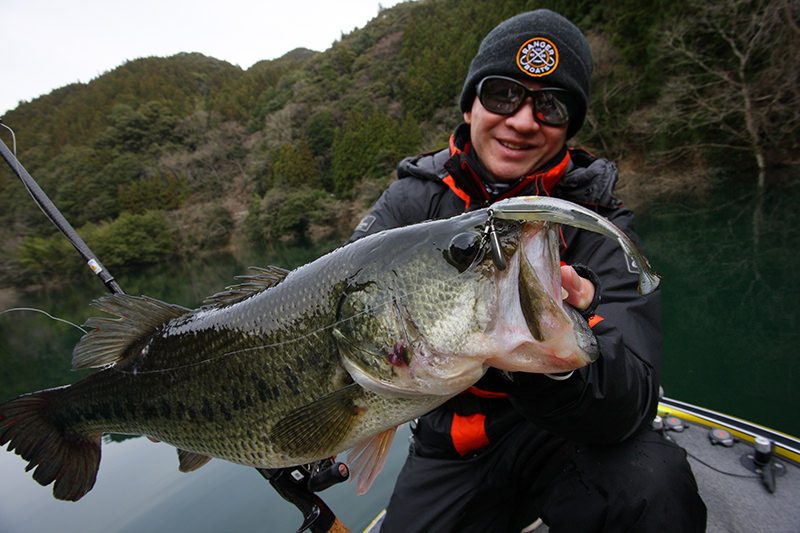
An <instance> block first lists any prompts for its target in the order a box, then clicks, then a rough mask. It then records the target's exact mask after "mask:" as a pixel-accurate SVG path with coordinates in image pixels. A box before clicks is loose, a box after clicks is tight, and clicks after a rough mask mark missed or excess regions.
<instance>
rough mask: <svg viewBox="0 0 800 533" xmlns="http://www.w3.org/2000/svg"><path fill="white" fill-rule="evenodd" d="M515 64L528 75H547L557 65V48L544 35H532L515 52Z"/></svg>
mask: <svg viewBox="0 0 800 533" xmlns="http://www.w3.org/2000/svg"><path fill="white" fill-rule="evenodd" d="M517 66H518V67H519V68H520V69H521V70H522V72H524V73H525V74H528V75H529V76H536V77H539V76H547V75H548V74H552V73H553V71H554V70H555V69H556V67H558V48H556V45H554V44H553V43H552V42H551V41H549V40H547V39H545V38H544V37H534V38H533V39H531V40H530V41H528V42H526V43H525V44H523V45H522V47H521V48H520V49H519V52H517Z"/></svg>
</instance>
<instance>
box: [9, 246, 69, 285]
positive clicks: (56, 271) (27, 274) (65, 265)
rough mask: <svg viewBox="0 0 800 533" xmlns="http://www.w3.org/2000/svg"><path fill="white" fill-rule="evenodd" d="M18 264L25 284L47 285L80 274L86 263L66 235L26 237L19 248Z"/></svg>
mask: <svg viewBox="0 0 800 533" xmlns="http://www.w3.org/2000/svg"><path fill="white" fill-rule="evenodd" d="M16 255H17V263H18V264H19V266H20V267H21V268H22V272H23V273H24V274H23V275H22V279H21V281H22V282H27V283H37V284H44V285H47V284H48V283H49V282H52V281H53V280H55V279H68V278H70V277H72V276H75V275H76V274H78V273H79V272H80V271H81V270H82V268H85V264H84V263H83V260H82V259H81V256H80V255H78V254H77V253H76V251H75V249H74V248H73V247H72V245H71V244H70V243H69V241H68V240H67V239H66V238H64V236H63V235H60V234H59V235H54V236H52V237H36V236H30V237H26V238H25V239H24V240H23V241H22V244H20V246H19V248H17V254H16Z"/></svg>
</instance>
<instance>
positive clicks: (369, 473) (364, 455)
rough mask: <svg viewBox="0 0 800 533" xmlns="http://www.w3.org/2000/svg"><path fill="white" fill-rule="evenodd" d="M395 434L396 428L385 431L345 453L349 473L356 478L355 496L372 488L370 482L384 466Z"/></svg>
mask: <svg viewBox="0 0 800 533" xmlns="http://www.w3.org/2000/svg"><path fill="white" fill-rule="evenodd" d="M395 433H397V428H396V427H393V428H390V429H387V430H386V431H384V432H382V433H378V434H377V435H375V436H374V437H372V438H369V439H367V440H365V441H363V442H361V443H360V444H358V445H357V446H356V447H354V448H353V449H351V450H350V451H349V452H347V460H348V461H350V472H351V473H352V474H353V478H358V483H357V484H356V494H359V495H360V494H364V493H365V492H367V491H368V490H369V488H370V487H371V486H372V482H373V481H375V478H376V477H377V476H378V474H379V473H380V471H381V469H382V468H383V465H384V464H386V459H387V458H388V457H389V450H390V449H391V448H392V440H394V435H395ZM351 457H352V459H351Z"/></svg>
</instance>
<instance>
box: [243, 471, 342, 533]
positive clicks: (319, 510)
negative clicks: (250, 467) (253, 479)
mask: <svg viewBox="0 0 800 533" xmlns="http://www.w3.org/2000/svg"><path fill="white" fill-rule="evenodd" d="M256 470H258V473H259V474H261V475H262V476H263V477H264V478H265V479H267V480H268V481H269V483H270V485H272V487H273V488H274V489H275V490H276V491H277V492H278V494H280V495H281V497H282V498H283V499H284V500H286V501H288V502H289V503H291V504H293V505H294V506H296V507H297V508H298V509H300V512H301V513H303V517H304V519H303V524H302V525H301V526H300V529H298V530H297V533H301V532H302V531H306V530H308V531H311V532H313V533H322V532H327V531H331V530H332V529H333V526H334V524H335V523H336V522H337V520H336V515H334V514H333V511H331V509H330V507H328V506H327V504H325V502H324V501H322V498H320V497H319V496H317V495H316V494H315V493H316V492H319V491H322V490H325V489H327V488H329V487H331V486H333V485H335V484H337V483H341V482H342V481H345V480H347V479H348V478H349V477H350V469H349V468H347V465H346V464H344V463H340V462H337V461H336V460H335V458H334V457H329V458H327V459H323V460H321V461H317V462H315V463H312V464H307V465H300V466H290V467H286V468H256Z"/></svg>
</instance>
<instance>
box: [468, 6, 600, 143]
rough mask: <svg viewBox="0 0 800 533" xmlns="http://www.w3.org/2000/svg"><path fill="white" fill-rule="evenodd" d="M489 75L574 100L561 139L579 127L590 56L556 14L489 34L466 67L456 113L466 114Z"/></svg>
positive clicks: (512, 22) (517, 21) (539, 13)
mask: <svg viewBox="0 0 800 533" xmlns="http://www.w3.org/2000/svg"><path fill="white" fill-rule="evenodd" d="M492 74H495V75H502V76H509V77H512V78H516V79H518V80H528V81H531V80H533V81H538V82H540V83H543V84H545V85H548V86H552V87H561V88H562V89H567V90H568V91H569V92H570V93H571V94H572V96H573V97H574V99H575V103H574V105H572V106H571V107H570V114H571V118H570V121H569V127H568V128H567V137H568V138H569V137H572V136H573V135H575V133H577V132H578V130H579V129H580V128H581V126H582V125H583V120H584V118H585V117H586V107H587V105H588V103H589V80H590V79H591V77H592V52H591V50H590V49H589V43H588V41H587V40H586V37H584V36H583V34H582V33H581V31H580V30H579V29H578V28H577V26H575V25H574V24H573V23H572V22H570V21H569V20H567V19H566V18H564V17H562V16H561V15H559V14H558V13H554V12H552V11H550V10H548V9H537V10H536V11H529V12H527V13H521V14H519V15H517V16H515V17H512V18H510V19H508V20H506V21H505V22H502V23H500V24H499V25H498V26H497V27H495V28H494V29H493V30H492V31H490V32H489V34H488V35H487V36H486V37H485V38H484V39H483V42H481V46H480V48H479V49H478V53H477V54H476V55H475V57H474V58H473V60H472V63H471V64H470V66H469V72H468V73H467V79H466V81H465V82H464V88H463V89H462V90H461V98H460V100H459V106H460V107H461V111H462V112H466V111H469V110H470V109H472V102H473V101H474V100H475V90H476V86H477V85H478V82H480V81H481V80H482V79H483V78H484V77H486V76H488V75H492Z"/></svg>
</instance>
